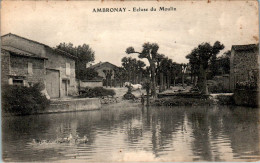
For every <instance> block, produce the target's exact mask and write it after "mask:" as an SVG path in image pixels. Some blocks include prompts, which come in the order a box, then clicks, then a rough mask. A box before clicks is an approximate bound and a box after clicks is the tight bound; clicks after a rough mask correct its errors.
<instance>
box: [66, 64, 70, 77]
mask: <svg viewBox="0 0 260 163" xmlns="http://www.w3.org/2000/svg"><path fill="white" fill-rule="evenodd" d="M66 75H70V63H66Z"/></svg>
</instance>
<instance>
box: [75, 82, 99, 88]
mask: <svg viewBox="0 0 260 163" xmlns="http://www.w3.org/2000/svg"><path fill="white" fill-rule="evenodd" d="M79 82H80V83H79V84H80V87H92V88H93V87H102V86H103V82H102V81H86V82H84V81H79Z"/></svg>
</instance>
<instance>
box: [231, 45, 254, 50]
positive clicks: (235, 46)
mask: <svg viewBox="0 0 260 163" xmlns="http://www.w3.org/2000/svg"><path fill="white" fill-rule="evenodd" d="M258 47H259V45H258V44H248V45H233V46H232V48H231V49H234V50H236V51H243V50H252V49H256V48H258Z"/></svg>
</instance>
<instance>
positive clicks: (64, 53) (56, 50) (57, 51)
mask: <svg viewBox="0 0 260 163" xmlns="http://www.w3.org/2000/svg"><path fill="white" fill-rule="evenodd" d="M7 36H15V37H18V38H21V39H24V40H27V41H30V42H33V43H35V44H39V45H42V46H44V47H47V48H49V49H51V50H54V51H55V52H56V53H57V54H60V55H65V56H68V57H71V58H74V59H75V58H77V57H76V56H73V55H71V54H69V53H67V52H65V51H63V50H58V49H54V48H51V47H50V46H48V45H46V44H43V43H40V42H37V41H34V40H30V39H28V38H25V37H22V36H18V35H16V34H13V33H8V34H6V35H3V36H1V37H7Z"/></svg>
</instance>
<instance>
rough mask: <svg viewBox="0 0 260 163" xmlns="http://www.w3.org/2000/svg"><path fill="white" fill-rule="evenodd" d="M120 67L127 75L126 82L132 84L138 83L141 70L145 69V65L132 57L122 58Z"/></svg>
mask: <svg viewBox="0 0 260 163" xmlns="http://www.w3.org/2000/svg"><path fill="white" fill-rule="evenodd" d="M121 61H122V66H123V68H124V69H125V70H126V72H127V73H128V78H127V81H130V82H132V83H137V79H138V82H139V83H140V82H141V81H140V79H141V78H142V72H143V68H144V67H145V63H144V62H143V61H141V60H137V59H135V58H132V57H124V58H122V60H121Z"/></svg>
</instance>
